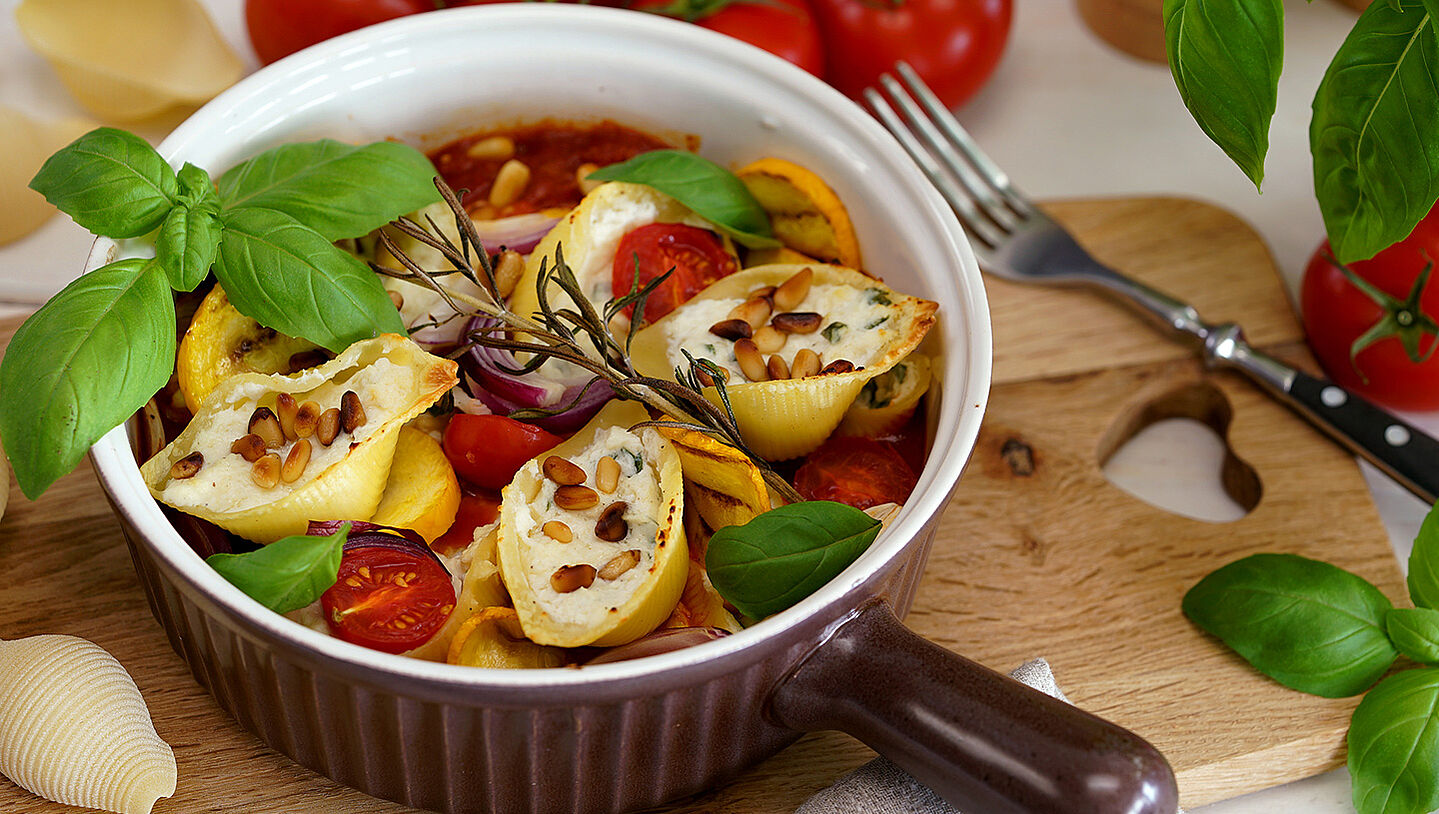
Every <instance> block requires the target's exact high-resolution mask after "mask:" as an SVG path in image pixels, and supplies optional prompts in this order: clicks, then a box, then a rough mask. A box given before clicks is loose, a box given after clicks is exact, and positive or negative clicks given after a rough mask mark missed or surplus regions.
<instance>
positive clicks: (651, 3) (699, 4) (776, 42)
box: [630, 0, 824, 76]
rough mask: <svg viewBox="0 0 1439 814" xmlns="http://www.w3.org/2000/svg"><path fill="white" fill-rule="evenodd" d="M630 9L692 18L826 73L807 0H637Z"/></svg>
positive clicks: (795, 62) (682, 18)
mask: <svg viewBox="0 0 1439 814" xmlns="http://www.w3.org/2000/svg"><path fill="white" fill-rule="evenodd" d="M630 8H632V9H635V10H636V11H648V12H651V13H654V14H663V15H666V16H669V17H677V18H679V19H681V20H688V21H689V22H692V23H695V24H696V25H698V26H700V27H701V28H708V29H709V30H711V31H718V32H719V33H721V34H728V35H729V36H731V37H734V38H735V39H737V40H743V41H744V42H747V43H749V44H750V45H754V46H758V47H760V48H763V49H764V50H766V51H768V52H770V53H771V54H774V55H775V56H777V57H780V58H781V59H786V60H789V61H790V62H793V63H794V64H796V65H798V66H800V67H801V68H804V69H805V70H806V71H809V72H810V73H812V74H814V75H815V76H822V75H823V74H824V48H823V46H821V44H820V39H819V29H818V28H817V27H816V26H815V21H814V15H813V13H812V12H811V11H810V7H809V3H808V2H806V0H636V2H634V3H632V4H631V5H630Z"/></svg>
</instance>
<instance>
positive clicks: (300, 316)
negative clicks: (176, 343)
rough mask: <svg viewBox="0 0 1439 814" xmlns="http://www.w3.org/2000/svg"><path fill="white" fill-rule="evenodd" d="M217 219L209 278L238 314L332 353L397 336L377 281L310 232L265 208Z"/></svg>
mask: <svg viewBox="0 0 1439 814" xmlns="http://www.w3.org/2000/svg"><path fill="white" fill-rule="evenodd" d="M221 220H222V223H223V224H224V228H225V234H224V239H223V240H222V241H221V242H220V253H219V257H218V260H217V262H216V265H215V276H216V277H218V278H219V280H220V283H221V284H222V285H224V287H225V294H226V295H228V296H229V298H230V302H232V303H233V304H234V305H235V308H236V309H238V310H239V311H240V313H242V314H244V315H245V316H247V317H250V318H251V319H254V320H256V321H258V322H259V323H260V324H261V325H265V326H268V327H270V328H274V329H275V330H277V331H279V332H280V333H283V334H285V335H287V336H298V337H301V338H303V339H308V340H310V341H311V342H314V343H315V344H317V345H320V346H322V347H325V348H328V349H329V350H331V351H333V352H335V353H339V352H340V351H342V350H344V349H345V348H346V347H348V346H349V345H351V344H352V343H354V342H358V341H359V340H361V339H368V338H370V337H373V336H377V335H379V334H382V333H397V334H400V335H401V336H403V335H404V334H405V326H404V323H403V322H402V321H401V320H400V314H399V312H398V311H396V310H395V304H394V302H392V301H391V300H390V298H389V295H387V294H386V293H385V288H384V286H383V285H381V283H380V278H379V277H378V276H377V275H376V274H375V273H374V272H372V271H370V269H368V268H366V267H365V265H364V264H363V263H361V262H360V261H359V260H357V259H355V257H354V256H353V255H350V254H347V253H346V252H344V251H342V250H341V249H338V248H336V247H335V246H334V244H332V243H330V241H328V240H326V239H325V238H324V237H321V236H320V235H319V234H317V233H315V232H314V231H313V230H311V229H308V228H306V227H304V226H301V225H300V224H299V223H297V222H295V220H294V219H293V218H291V217H289V216H288V215H285V214H283V213H280V212H277V211H275V210H271V209H254V208H250V207H242V208H239V209H232V210H228V211H225V212H223V213H222V214H221Z"/></svg>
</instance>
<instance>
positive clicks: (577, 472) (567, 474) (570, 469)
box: [540, 455, 585, 486]
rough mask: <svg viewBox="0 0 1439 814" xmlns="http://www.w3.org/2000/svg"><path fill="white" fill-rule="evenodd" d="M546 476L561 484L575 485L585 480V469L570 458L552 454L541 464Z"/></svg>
mask: <svg viewBox="0 0 1439 814" xmlns="http://www.w3.org/2000/svg"><path fill="white" fill-rule="evenodd" d="M540 470H541V471H542V472H544V473H545V477H547V478H549V479H550V480H552V481H554V482H555V483H558V484H559V485H561V486H574V485H576V484H581V483H584V482H585V470H583V469H581V468H580V467H579V465H578V464H576V463H575V462H574V461H571V460H570V459H568V458H561V457H560V456H558V455H551V456H550V457H548V458H546V459H545V460H544V462H543V463H541V464H540Z"/></svg>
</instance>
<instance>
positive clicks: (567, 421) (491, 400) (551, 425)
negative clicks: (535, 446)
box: [459, 317, 615, 435]
mask: <svg viewBox="0 0 1439 814" xmlns="http://www.w3.org/2000/svg"><path fill="white" fill-rule="evenodd" d="M497 324H498V323H497V322H496V321H495V320H494V319H492V318H489V317H476V318H475V319H473V320H471V321H470V324H469V327H468V329H467V330H468V331H470V332H475V331H483V330H485V329H488V328H492V327H494V326H495V325H497ZM459 362H460V366H461V367H462V368H464V371H465V373H466V374H467V375H466V384H467V385H469V386H470V388H471V395H472V396H474V397H475V398H476V399H478V400H479V401H480V402H481V403H482V404H484V405H485V406H486V407H488V408H489V409H490V410H493V411H494V412H495V413H496V414H498V415H509V414H510V413H513V412H515V411H516V410H527V409H534V408H539V409H555V408H559V407H563V406H565V405H567V404H572V405H573V406H571V407H570V408H569V409H567V410H565V411H564V412H562V413H558V414H556V415H552V416H546V417H544V418H537V419H527V421H528V423H530V424H534V425H536V426H538V427H541V428H543V429H545V430H547V431H549V432H552V433H555V434H556V435H565V434H568V433H572V432H574V431H575V430H578V429H579V428H580V427H583V426H584V424H585V422H586V421H589V420H590V418H592V417H593V416H594V414H595V413H597V412H599V409H600V407H601V406H602V405H603V404H604V403H605V402H607V401H609V400H610V399H612V398H614V395H615V391H614V388H612V387H611V386H610V383H609V382H607V381H605V380H604V379H601V378H599V377H598V376H596V377H594V378H591V379H590V380H589V381H587V382H581V383H579V384H572V385H568V386H566V387H565V388H564V389H563V390H562V391H560V392H559V393H556V392H555V387H553V386H551V387H545V386H544V385H543V384H537V382H541V381H547V380H545V379H543V375H544V374H543V373H542V372H540V371H533V372H531V373H526V374H523V375H520V374H516V373H514V372H512V371H514V370H518V369H519V368H520V367H521V365H520V363H519V361H518V360H516V359H515V356H514V354H512V353H510V352H509V351H507V350H502V349H500V348H487V347H483V346H480V345H471V346H470V349H469V350H468V351H467V352H466V353H465V355H464V356H461V357H460V359H459Z"/></svg>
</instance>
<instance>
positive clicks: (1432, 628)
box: [1384, 608, 1439, 664]
mask: <svg viewBox="0 0 1439 814" xmlns="http://www.w3.org/2000/svg"><path fill="white" fill-rule="evenodd" d="M1384 630H1385V631H1387V632H1388V633H1389V641H1391V642H1393V643H1394V647H1395V649H1397V650H1398V651H1399V652H1400V653H1403V654H1404V655H1406V656H1408V657H1409V658H1411V659H1413V660H1415V661H1417V662H1419V663H1420V664H1439V610H1430V609H1429V608H1395V609H1393V610H1391V611H1389V613H1388V614H1386V615H1385V617H1384Z"/></svg>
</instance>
